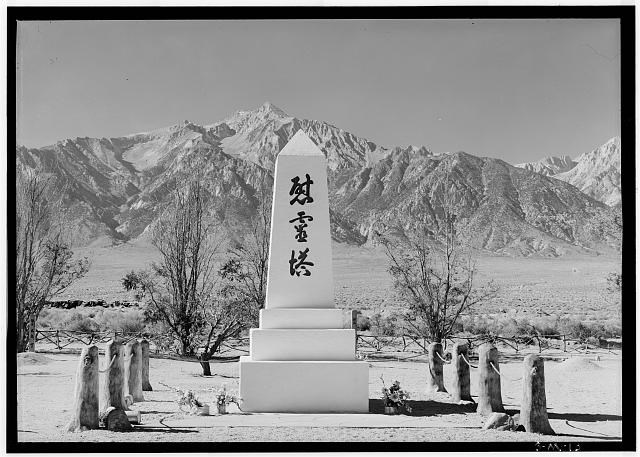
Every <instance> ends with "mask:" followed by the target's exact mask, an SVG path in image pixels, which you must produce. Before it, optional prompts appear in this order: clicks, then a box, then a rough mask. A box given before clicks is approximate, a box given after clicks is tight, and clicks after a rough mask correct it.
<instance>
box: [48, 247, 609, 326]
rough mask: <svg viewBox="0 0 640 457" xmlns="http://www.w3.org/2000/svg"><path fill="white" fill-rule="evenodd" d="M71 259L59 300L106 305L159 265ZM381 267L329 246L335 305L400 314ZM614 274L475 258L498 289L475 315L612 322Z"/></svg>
mask: <svg viewBox="0 0 640 457" xmlns="http://www.w3.org/2000/svg"><path fill="white" fill-rule="evenodd" d="M77 254H78V255H82V256H87V257H88V258H89V259H90V260H91V262H92V264H91V269H90V270H89V272H88V274H87V276H86V277H84V278H82V279H81V280H80V281H78V282H77V283H75V284H73V285H72V286H71V287H70V288H69V289H68V290H67V291H66V292H65V294H64V295H62V296H60V297H59V299H64V300H84V301H89V300H105V301H106V302H107V303H110V302H113V301H115V300H120V301H126V300H131V299H132V297H131V296H130V295H129V294H128V293H127V292H125V290H124V289H123V287H122V283H121V279H122V278H123V277H124V276H125V274H126V273H127V272H129V271H131V270H138V269H142V268H145V267H148V265H149V263H150V262H152V261H157V260H158V256H157V253H156V251H155V250H154V248H153V247H152V246H150V245H148V244H143V243H140V242H137V243H131V244H130V243H126V244H123V245H120V246H115V247H108V248H106V247H96V248H84V249H80V250H77ZM387 266H388V263H387V260H386V258H385V256H384V255H383V253H382V252H381V251H380V250H377V249H374V248H367V247H354V246H349V245H345V244H340V243H334V244H333V279H334V293H335V300H336V306H337V307H338V308H344V309H359V310H365V311H366V312H365V314H372V313H374V312H380V311H385V310H391V309H394V308H401V307H402V306H403V303H402V302H401V301H400V300H399V299H398V297H397V296H396V294H395V293H394V292H393V282H392V279H391V277H390V276H389V274H388V272H387ZM620 268H621V258H620V256H619V255H618V256H615V255H606V256H605V255H602V256H586V255H585V256H567V257H558V258H541V257H529V258H522V257H500V256H488V255H483V256H480V257H478V259H477V272H478V273H477V284H482V283H486V282H487V281H490V280H493V281H495V283H496V285H497V286H498V287H499V291H498V295H497V297H495V298H494V299H492V300H490V301H488V302H486V303H483V304H482V306H481V307H479V308H480V309H477V310H475V312H476V313H479V314H495V313H507V314H508V313H512V314H515V313H517V314H518V315H519V316H520V317H522V316H529V317H536V316H544V315H548V314H555V315H558V316H572V317H575V318H577V319H580V320H586V321H588V320H594V321H604V320H610V319H616V320H618V321H619V320H620V313H621V306H620V298H619V295H613V294H611V293H610V292H609V291H608V290H607V281H606V278H607V275H608V274H609V273H610V272H614V271H620Z"/></svg>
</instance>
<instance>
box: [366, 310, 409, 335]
mask: <svg viewBox="0 0 640 457" xmlns="http://www.w3.org/2000/svg"><path fill="white" fill-rule="evenodd" d="M369 327H370V330H371V333H373V334H374V335H383V336H395V335H401V334H402V333H403V331H404V330H403V325H402V319H401V318H400V317H399V316H398V315H395V314H392V315H390V316H383V315H381V314H380V313H376V314H374V315H373V316H371V318H370V324H369Z"/></svg>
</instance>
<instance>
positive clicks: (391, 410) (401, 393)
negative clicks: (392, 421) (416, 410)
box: [380, 376, 411, 414]
mask: <svg viewBox="0 0 640 457" xmlns="http://www.w3.org/2000/svg"><path fill="white" fill-rule="evenodd" d="M380 379H381V380H382V401H383V402H384V413H385V414H400V413H401V412H402V411H405V412H406V413H411V406H409V404H408V401H407V400H408V399H409V394H408V393H407V392H406V391H405V390H403V389H402V388H401V387H400V382H399V381H394V383H393V384H391V387H387V386H385V384H384V379H383V378H382V376H380Z"/></svg>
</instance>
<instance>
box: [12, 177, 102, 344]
mask: <svg viewBox="0 0 640 457" xmlns="http://www.w3.org/2000/svg"><path fill="white" fill-rule="evenodd" d="M16 178H17V179H16V289H15V290H16V329H17V332H16V335H17V338H16V347H17V351H18V352H24V351H26V350H31V351H33V350H35V336H36V333H35V332H36V323H37V320H38V316H39V315H40V312H41V311H42V309H43V308H44V306H45V305H46V303H47V301H49V300H51V299H52V298H53V297H55V296H56V295H58V294H60V293H62V292H63V291H64V290H65V289H67V288H68V287H69V286H70V285H71V284H72V283H73V282H74V281H76V280H77V279H79V278H81V277H83V276H84V275H85V274H86V272H87V271H88V269H89V262H88V260H87V259H86V258H82V259H78V260H73V252H72V251H71V241H70V239H69V237H68V236H67V233H69V230H68V227H66V226H65V224H64V219H63V218H62V217H61V215H62V213H63V211H62V191H61V190H60V189H58V188H56V183H55V181H54V178H53V177H51V176H45V175H41V174H38V173H37V172H36V171H34V170H22V169H16Z"/></svg>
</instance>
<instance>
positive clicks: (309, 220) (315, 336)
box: [240, 130, 369, 413]
mask: <svg viewBox="0 0 640 457" xmlns="http://www.w3.org/2000/svg"><path fill="white" fill-rule="evenodd" d="M274 181H275V182H274V189H273V208H272V213H271V244H270V249H269V272H268V277H267V294H266V303H265V309H263V310H261V312H260V328H258V329H251V332H250V355H249V356H245V357H241V358H240V397H241V398H242V410H243V411H250V412H299V413H301V412H306V413H313V412H317V413H320V412H345V413H346V412H363V413H364V412H368V411H369V379H368V378H369V376H368V371H369V365H368V363H367V362H360V361H356V359H355V330H354V329H345V328H344V325H343V316H342V310H340V309H336V308H335V306H334V301H333V277H332V264H331V234H330V230H329V198H328V189H327V162H326V158H325V157H324V155H323V154H322V152H321V151H320V150H319V149H318V147H317V146H316V145H315V144H314V143H313V142H312V141H311V140H310V139H309V137H308V136H307V135H306V134H305V133H304V132H303V131H302V130H299V131H298V132H297V133H296V134H295V135H294V136H293V138H291V140H290V141H289V143H288V144H287V145H286V146H285V147H284V148H283V149H282V151H280V154H278V157H277V159H276V170H275V180H274Z"/></svg>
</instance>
